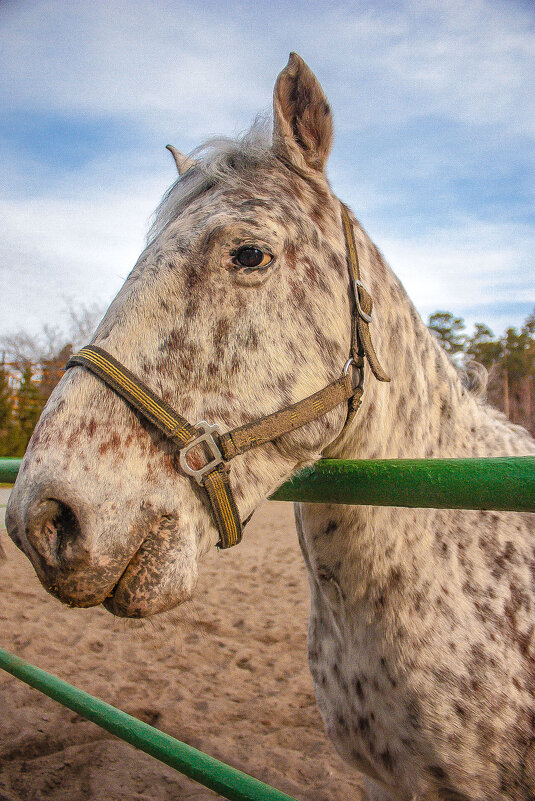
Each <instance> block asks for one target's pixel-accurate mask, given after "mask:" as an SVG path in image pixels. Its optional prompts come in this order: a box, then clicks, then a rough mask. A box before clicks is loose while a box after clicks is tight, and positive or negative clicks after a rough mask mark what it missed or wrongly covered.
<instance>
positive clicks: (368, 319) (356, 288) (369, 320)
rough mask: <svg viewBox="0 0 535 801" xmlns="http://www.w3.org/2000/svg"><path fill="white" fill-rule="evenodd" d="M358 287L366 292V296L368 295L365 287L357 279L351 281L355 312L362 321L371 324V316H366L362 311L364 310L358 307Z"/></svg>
mask: <svg viewBox="0 0 535 801" xmlns="http://www.w3.org/2000/svg"><path fill="white" fill-rule="evenodd" d="M359 286H361V287H362V289H363V290H364V291H365V292H366V294H369V293H368V290H367V289H366V287H365V286H364V284H363V283H362V281H359V280H358V279H355V280H354V281H353V287H354V290H355V303H356V304H357V312H358V314H359V317H362V319H363V320H365V321H366V322H367V323H371V321H372V316H371V314H366V312H365V311H364V309H363V308H362V306H361V305H360V298H359V289H358V288H359Z"/></svg>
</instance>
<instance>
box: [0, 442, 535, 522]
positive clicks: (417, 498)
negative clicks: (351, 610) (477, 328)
mask: <svg viewBox="0 0 535 801" xmlns="http://www.w3.org/2000/svg"><path fill="white" fill-rule="evenodd" d="M20 461H21V460H20V459H0V481H14V479H15V476H16V472H17V470H18V466H19V464H20ZM271 499H272V500H275V501H304V502H306V503H346V504H362V505H374V506H410V507H418V508H425V509H432V508H434V509H496V510H503V511H513V512H515V511H516V512H534V511H535V456H511V457H508V456H505V457H497V458H485V459H371V460H362V461H360V460H356V461H347V460H344V459H323V460H322V461H320V462H316V464H315V465H314V466H313V467H306V468H305V469H304V470H301V471H300V472H299V473H297V474H296V475H295V476H294V477H293V478H291V479H290V480H289V481H287V482H286V483H285V484H283V485H282V487H280V488H279V489H278V490H277V491H276V492H275V493H274V494H273V495H272V496H271Z"/></svg>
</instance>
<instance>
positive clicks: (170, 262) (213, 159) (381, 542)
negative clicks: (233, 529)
mask: <svg viewBox="0 0 535 801" xmlns="http://www.w3.org/2000/svg"><path fill="white" fill-rule="evenodd" d="M273 127H274V130H273V137H272V138H271V139H269V140H268V139H267V138H266V137H265V135H263V134H262V131H259V130H258V129H257V128H253V130H252V131H251V132H250V133H249V134H248V135H246V136H245V137H244V138H242V139H241V140H239V141H218V142H215V143H211V145H209V146H207V147H205V149H204V150H203V151H202V152H201V153H200V155H199V158H198V159H197V160H196V161H195V162H191V161H188V160H186V159H185V158H184V157H183V156H181V154H179V153H178V152H176V151H175V153H174V155H175V158H176V161H177V165H178V167H179V171H180V172H182V173H183V174H182V175H181V177H180V179H179V180H178V181H177V183H176V184H175V186H174V187H172V189H171V190H170V191H169V193H168V195H167V196H166V198H165V199H164V201H163V203H162V206H161V207H160V209H159V211H158V214H157V217H156V221H155V224H154V226H153V229H152V231H151V234H150V241H149V244H148V245H147V248H146V250H145V251H144V252H143V253H142V255H141V257H140V259H139V261H138V263H137V264H136V266H135V267H134V269H133V271H132V273H131V275H130V276H129V277H128V279H127V281H126V283H125V285H124V287H123V288H122V289H121V291H120V292H119V294H118V295H117V297H116V299H115V300H114V301H113V303H112V305H111V306H110V309H109V310H108V312H107V314H106V316H105V317H104V319H103V321H102V323H101V324H100V326H99V328H98V330H97V332H96V334H95V338H94V340H93V341H94V343H95V344H98V345H99V346H101V347H103V348H104V349H106V350H108V351H109V352H110V353H111V354H112V355H114V356H115V357H116V358H117V359H119V360H120V361H121V362H122V363H123V364H125V365H126V366H127V367H128V368H129V369H130V370H132V371H133V372H134V373H136V374H137V375H138V376H139V377H140V378H141V379H142V380H143V381H145V382H146V383H147V384H148V385H149V386H150V387H151V388H152V389H153V390H154V391H155V392H157V393H159V394H160V395H161V396H163V397H164V398H165V399H166V400H167V401H168V402H169V403H170V404H171V405H172V406H173V407H174V408H175V409H176V410H177V411H178V412H179V413H180V414H182V415H183V416H185V417H187V418H188V419H189V420H190V421H191V422H193V423H195V422H196V421H198V420H201V419H205V420H209V421H211V422H217V423H219V425H220V426H221V428H222V429H223V430H228V429H230V428H234V427H236V426H238V425H241V424H243V423H245V422H248V421H250V420H253V419H256V418H258V417H260V416H262V415H265V414H269V413H271V412H273V411H275V410H277V409H280V408H282V407H284V406H287V405H289V404H291V403H294V402H296V401H298V400H300V399H301V398H303V397H305V396H308V395H310V394H311V393H313V392H315V391H317V390H319V389H321V388H323V387H324V386H325V385H326V384H328V383H329V382H330V381H332V380H333V379H334V378H336V377H338V376H339V375H340V373H341V370H342V367H343V365H344V363H345V361H346V359H347V357H348V354H349V350H350V326H351V307H352V295H351V290H350V286H349V279H348V273H347V267H346V262H345V242H344V236H343V231H342V224H341V219H340V208H339V202H338V200H337V198H336V197H335V196H334V194H333V192H332V190H331V188H330V185H329V183H328V180H327V178H326V175H325V164H326V161H327V157H328V154H329V151H330V148H331V142H332V119H331V112H330V109H329V106H328V104H327V102H326V99H325V97H324V95H323V92H322V90H321V87H320V86H319V84H318V82H317V80H316V78H315V77H314V75H313V74H312V73H311V71H310V70H309V69H308V67H307V66H306V65H305V64H304V62H303V61H302V60H301V59H300V58H299V57H298V56H296V55H292V56H291V58H290V61H289V63H288V66H287V67H286V68H285V69H284V70H283V72H282V73H281V75H280V76H279V79H278V81H277V84H276V86H275V92H274V126H273ZM353 223H354V227H355V235H356V239H357V245H358V251H359V257H360V262H361V270H362V280H363V282H364V283H365V285H366V286H367V287H368V289H369V290H370V292H371V294H372V296H373V298H374V303H375V307H374V308H375V311H374V322H373V324H372V327H373V335H374V340H375V346H376V349H377V351H378V353H379V354H380V358H381V361H382V362H383V364H384V367H385V369H386V371H387V372H388V373H389V374H390V376H391V379H392V380H391V383H390V384H380V383H379V382H377V381H375V380H373V377H372V376H371V374H370V373H369V372H368V375H367V379H366V391H365V395H364V401H363V404H362V407H361V409H360V411H359V413H358V415H357V416H356V418H355V419H354V421H353V422H352V423H351V425H350V426H349V427H348V428H347V429H345V430H344V431H343V433H342V430H343V428H344V422H345V419H346V408H345V407H344V406H341V407H339V408H337V409H335V410H334V411H332V412H330V413H329V414H327V415H325V416H324V417H322V418H320V419H319V420H317V421H315V422H313V423H310V424H308V425H306V426H304V427H302V428H301V429H299V430H297V431H295V432H294V433H292V434H288V435H285V436H281V437H280V438H279V439H278V440H276V441H274V442H273V443H270V444H268V445H265V446H263V447H261V448H258V449H256V450H252V451H250V452H249V453H247V454H245V455H243V456H241V457H238V458H237V459H235V460H234V461H233V462H232V467H231V472H230V481H231V484H232V487H233V489H234V492H235V497H236V500H237V504H238V507H239V511H240V514H241V517H242V519H245V518H246V517H247V516H248V515H249V514H251V512H252V511H253V510H254V509H255V507H256V506H257V505H258V504H259V502H260V501H261V500H262V499H263V498H265V497H267V496H268V495H269V494H271V493H272V492H273V491H274V490H275V488H276V487H278V486H279V485H280V484H281V483H283V482H284V481H285V480H286V479H287V478H288V476H290V475H291V473H292V472H293V471H295V470H296V469H297V468H298V467H300V466H301V465H303V464H310V463H313V462H314V461H316V460H317V459H319V458H320V457H321V456H322V455H324V456H331V457H344V458H349V459H351V458H381V457H435V456H442V457H454V456H457V457H462V456H491V455H492V456H501V455H508V454H518V455H522V454H528V453H534V452H535V443H534V442H533V440H532V439H531V438H530V437H529V436H528V434H527V433H526V432H525V431H523V430H522V429H520V428H518V427H516V426H514V425H512V424H510V423H509V422H508V421H507V420H506V419H505V418H504V417H503V416H502V415H500V414H498V413H497V412H495V411H493V410H492V409H490V408H489V407H487V406H485V405H484V404H483V403H482V402H480V401H479V400H478V399H477V398H476V397H475V396H474V395H472V394H471V393H470V392H469V391H467V390H466V389H465V388H464V386H463V385H462V383H461V381H460V380H459V376H458V374H457V372H456V370H455V368H454V367H453V366H452V365H451V364H450V362H449V361H448V359H447V357H446V355H445V353H444V352H443V351H442V350H441V349H440V347H439V346H438V344H437V343H436V341H435V340H434V338H433V337H432V336H431V334H430V333H429V331H428V330H427V329H426V327H425V325H424V324H423V323H422V321H421V320H420V318H419V316H418V314H417V313H416V311H415V309H414V307H413V305H412V304H411V302H410V300H409V299H408V297H407V295H406V293H405V291H404V289H403V287H402V286H401V284H400V282H399V281H398V279H397V278H396V277H395V275H394V274H393V273H392V272H391V270H390V269H389V267H388V266H387V265H386V264H385V262H384V260H383V258H382V257H381V255H380V253H378V251H377V249H376V248H375V247H374V245H373V244H372V242H371V241H370V239H369V238H368V236H367V235H366V233H365V232H364V231H363V230H362V228H361V227H360V226H359V224H358V223H357V221H356V220H353ZM244 247H254V248H256V249H257V250H259V251H261V252H262V254H263V256H262V263H261V264H259V265H258V266H254V267H247V266H244V265H243V264H241V262H240V252H241V249H242V248H244ZM296 520H297V528H298V532H299V538H300V542H301V547H302V550H303V554H304V558H305V561H306V565H307V568H308V572H309V576H310V587H311V614H310V629H309V659H310V668H311V671H312V675H313V678H314V683H315V687H316V694H317V699H318V704H319V707H320V710H321V713H322V715H323V719H324V721H325V725H326V729H327V732H328V735H329V737H330V738H331V739H332V741H333V743H334V745H335V747H336V749H337V750H338V752H339V753H340V754H341V755H342V756H343V757H344V758H345V759H347V760H348V761H349V762H351V763H352V764H354V765H355V767H356V768H357V769H358V770H360V771H362V772H363V773H364V774H365V775H366V777H367V778H366V786H367V790H368V793H369V797H370V799H373V800H374V801H393V800H394V799H398V800H399V801H409V799H422V800H423V799H429V800H431V799H435V800H438V799H442V801H490V799H492V801H500V800H501V801H528V799H533V798H535V727H534V721H535V718H534V697H533V693H534V690H535V662H534V643H533V633H534V630H535V627H534V609H533V604H534V581H535V536H534V532H533V524H532V517H531V516H530V515H523V514H513V513H495V512H464V511H435V510H410V509H389V508H374V507H351V506H336V505H307V504H299V505H297V506H296ZM7 525H8V529H9V532H10V535H11V537H12V538H13V540H14V541H15V542H16V543H17V544H18V545H19V546H20V547H21V548H22V549H23V550H24V551H25V552H26V553H27V555H28V556H29V558H30V559H31V560H32V563H33V564H34V566H35V569H36V572H37V574H38V576H39V578H40V580H41V581H42V583H43V585H44V586H45V588H46V589H47V590H48V591H49V592H51V593H53V594H54V595H56V596H57V597H58V598H60V599H61V600H62V601H64V602H66V603H69V604H73V605H77V606H91V605H96V604H100V603H104V605H105V606H106V608H107V609H109V610H110V611H111V612H113V613H114V614H116V615H122V616H146V615H151V614H155V613H156V612H158V611H161V610H164V609H168V608H171V607H173V606H175V605H177V604H178V603H180V602H182V601H184V600H185V599H187V598H189V597H190V596H191V594H192V592H193V590H194V587H195V582H196V578H197V564H198V561H199V559H200V558H201V557H202V555H203V554H204V553H205V552H206V551H207V550H208V549H209V548H211V547H213V546H214V545H215V543H216V542H217V540H218V532H217V530H216V529H215V527H214V523H213V520H212V516H211V513H210V509H209V507H208V503H207V499H206V497H205V495H204V493H203V491H202V490H201V489H200V488H198V487H197V486H196V485H195V484H194V483H193V482H192V481H191V479H190V478H188V477H187V476H185V475H184V474H183V473H182V472H181V470H180V466H179V464H178V459H177V454H176V453H175V452H174V450H173V448H172V447H171V446H170V445H169V443H168V442H166V441H165V440H164V439H163V438H162V436H161V435H160V434H159V433H158V432H157V431H156V430H155V429H154V428H153V427H152V426H151V425H150V424H148V423H147V422H145V421H144V420H143V419H141V418H140V417H139V416H138V415H137V414H135V413H134V412H133V411H132V410H131V409H129V408H128V406H127V405H126V404H125V402H124V401H123V400H121V399H120V398H118V397H117V396H116V395H114V394H113V393H112V392H111V391H110V390H109V389H107V388H106V387H105V386H104V385H103V384H102V383H100V382H99V381H98V380H97V379H96V378H95V377H94V376H92V375H90V374H89V373H88V372H86V371H85V370H84V369H83V368H80V367H77V368H75V369H72V370H70V371H69V372H68V374H66V375H65V377H64V378H63V379H62V381H61V382H60V384H59V386H58V387H57V388H56V390H55V391H54V393H53V395H52V397H51V398H50V400H49V403H48V404H47V407H46V409H45V411H44V412H43V415H42V417H41V420H40V422H39V424H38V426H37V428H36V431H35V433H34V436H33V438H32V441H31V443H30V445H29V448H28V451H27V454H26V456H25V458H24V462H23V465H22V467H21V471H20V475H19V478H18V480H17V484H16V486H15V489H14V491H13V493H12V496H11V500H10V503H9V508H8V514H7ZM245 536H247V532H245ZM226 558H235V559H239V549H236V551H233V552H231V553H230V555H229V556H228V557H226Z"/></svg>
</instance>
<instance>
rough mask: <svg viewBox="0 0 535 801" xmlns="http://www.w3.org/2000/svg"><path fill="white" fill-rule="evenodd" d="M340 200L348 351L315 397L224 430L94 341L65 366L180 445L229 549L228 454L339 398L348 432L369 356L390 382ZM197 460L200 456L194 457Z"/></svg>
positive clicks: (233, 534)
mask: <svg viewBox="0 0 535 801" xmlns="http://www.w3.org/2000/svg"><path fill="white" fill-rule="evenodd" d="M340 205H341V213H342V222H343V226H344V235H345V239H346V246H347V262H348V269H349V272H350V276H351V283H352V287H353V290H354V299H355V311H354V313H353V326H352V338H351V356H350V358H349V359H348V360H347V362H346V364H345V366H344V370H343V372H342V375H341V376H340V377H339V378H338V379H336V381H333V382H332V383H331V384H328V385H327V386H326V387H324V388H323V389H321V390H320V391H319V392H316V393H315V394H314V395H310V396H309V397H307V398H304V399H303V400H301V401H298V402H297V403H294V404H293V405H292V406H287V407H286V408H284V409H281V410H279V411H277V412H274V413H273V414H269V415H267V416H266V417H262V418H260V419H259V420H255V421H253V422H252V423H246V424H245V425H243V426H240V427H239V428H235V429H233V430H232V431H227V432H225V433H220V432H219V428H218V426H217V425H211V424H210V423H207V422H206V421H204V420H202V421H201V422H199V423H197V424H196V425H191V424H190V423H189V422H188V421H187V420H186V419H185V418H184V417H182V416H181V415H179V414H178V413H177V412H176V411H175V410H174V409H173V408H172V407H171V406H169V404H168V403H166V402H165V401H164V400H162V399H161V398H159V397H158V396H157V395H155V394H154V392H152V390H150V389H149V388H148V387H147V386H146V385H145V384H144V383H143V382H142V381H140V380H139V378H137V376H135V375H134V374H133V373H131V372H130V371H129V370H128V369H127V368H126V367H124V366H123V365H122V364H121V363H120V362H118V361H117V359H115V358H114V357H113V356H111V355H110V354H109V353H107V352H106V351H105V350H103V349H102V348H99V347H97V346H96V345H87V346H86V347H85V348H82V350H80V351H79V352H78V353H76V354H75V355H74V356H72V357H71V358H70V359H69V361H68V363H67V365H66V369H69V368H71V367H76V366H82V367H85V368H86V369H87V370H89V371H90V372H92V373H93V374H94V375H95V376H97V378H99V379H100V380H101V381H103V382H104V383H105V384H106V385H107V386H108V387H109V388H110V389H112V390H113V391H114V392H116V393H117V394H118V395H120V396H121V397H122V398H123V399H124V400H125V401H126V402H127V403H128V404H129V405H130V406H131V407H133V408H134V409H136V410H137V411H138V412H139V413H140V414H141V415H142V416H143V417H144V418H145V419H146V420H149V421H150V422H151V423H152V424H153V425H155V426H156V427H157V428H158V429H159V430H160V431H162V432H163V433H164V434H165V436H166V437H167V438H168V439H170V440H171V441H172V442H174V443H175V445H176V446H177V448H178V450H179V451H180V465H181V467H182V469H183V471H184V472H185V473H186V474H188V475H190V476H191V477H192V478H195V479H196V481H197V482H198V483H199V484H200V486H202V487H203V488H204V489H205V491H206V493H207V495H208V499H209V501H210V506H211V508H212V512H213V515H214V519H215V522H216V525H217V528H218V530H219V535H220V541H219V543H218V546H219V547H220V548H230V547H231V546H232V545H236V544H237V543H238V542H240V540H241V538H242V531H243V525H242V522H241V520H240V516H239V513H238V508H237V506H236V502H235V500H234V497H233V494H232V490H231V487H230V482H229V476H228V474H229V465H228V463H229V461H230V460H231V459H233V458H234V457H235V456H238V455H240V454H243V453H245V452H246V451H248V450H250V449H251V448H256V447H259V446H260V445H265V444H266V443H267V442H271V441H273V440H274V439H277V437H280V436H282V435H283V434H288V433H289V432H290V431H294V430H295V429H296V428H301V426H304V425H306V424H307V423H310V422H312V421H313V420H316V419H318V418H319V417H322V416H323V415H324V414H327V412H330V411H331V410H332V409H334V408H336V406H339V405H340V404H341V403H344V402H348V404H349V405H348V416H347V419H346V423H345V425H344V429H345V427H346V426H347V425H348V424H349V423H350V422H351V420H352V419H353V417H354V415H355V413H356V411H357V410H358V407H359V406H360V403H361V398H362V394H363V373H364V359H365V358H367V359H368V362H369V364H370V367H371V369H372V372H373V373H374V375H375V376H376V378H377V379H378V380H379V381H389V378H388V377H387V376H386V374H385V373H384V371H383V369H382V368H381V365H380V364H379V362H378V360H377V356H376V354H375V350H374V349H373V345H372V342H371V336H370V332H369V328H368V326H369V324H370V322H371V314H372V305H373V304H372V299H371V297H370V295H369V294H368V292H367V291H366V289H365V288H364V286H363V285H362V283H361V281H360V273H359V264H358V256H357V249H356V245H355V239H354V234H353V226H352V225H351V221H350V219H349V215H348V210H347V208H346V206H344V204H340ZM352 365H355V366H356V367H358V368H359V375H360V380H359V384H358V385H357V386H356V387H355V386H353V382H352V376H351V371H350V368H351V366H352ZM193 449H196V455H195V454H193V453H192V451H193ZM188 456H189V457H190V458H189V459H188ZM199 457H201V458H202V461H204V464H202V466H200V467H198V466H196V465H198V460H199ZM192 458H194V459H195V462H192Z"/></svg>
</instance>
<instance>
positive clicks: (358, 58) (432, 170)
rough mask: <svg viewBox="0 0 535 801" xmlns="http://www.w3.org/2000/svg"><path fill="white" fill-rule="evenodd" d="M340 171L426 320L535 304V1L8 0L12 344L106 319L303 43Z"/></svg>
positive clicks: (5, 97) (337, 186)
mask: <svg viewBox="0 0 535 801" xmlns="http://www.w3.org/2000/svg"><path fill="white" fill-rule="evenodd" d="M292 50H294V51H296V52H298V53H299V54H300V55H301V56H302V57H303V58H304V59H305V61H306V62H307V63H308V64H309V66H310V67H311V68H312V70H313V71H314V72H315V74H316V75H317V77H318V79H319V80H320V82H321V84H322V86H323V88H324V90H325V93H326V95H327V97H328V99H329V101H330V104H331V107H332V109H333V114H334V123H335V143H334V147H333V151H332V154H331V158H330V160H329V164H328V175H329V179H330V181H331V184H332V186H333V189H334V191H335V192H336V193H337V194H338V196H339V197H340V198H341V199H343V200H344V201H345V202H346V203H348V204H349V205H350V206H351V208H352V209H353V211H354V212H355V214H356V215H357V217H358V218H359V220H360V221H361V222H362V224H363V225H364V227H365V228H366V230H367V231H368V233H369V234H370V236H371V238H372V239H373V241H374V242H375V243H376V245H377V246H378V247H379V248H380V250H381V251H382V252H383V254H384V255H385V257H386V258H387V260H388V262H389V263H390V265H391V266H392V268H393V269H394V271H395V272H396V273H397V275H398V276H399V277H400V278H401V280H402V282H403V283H404V285H405V287H406V289H407V291H408V293H409V295H410V296H411V298H412V299H413V301H414V302H415V304H416V306H417V308H418V310H419V311H420V313H421V314H422V316H423V317H424V319H427V316H428V315H429V313H431V312H433V311H435V310H437V309H446V310H450V311H452V312H453V313H454V314H456V315H458V316H461V317H463V318H464V319H465V320H466V323H467V326H468V329H469V330H470V328H471V326H473V324H474V323H475V322H485V323H487V324H488V325H489V326H490V327H491V329H492V330H493V331H494V332H495V333H496V334H501V333H502V332H503V331H504V330H505V328H507V327H508V326H517V327H518V326H520V325H521V324H522V322H523V320H524V319H525V318H526V316H527V315H528V313H529V312H530V311H531V310H532V309H533V307H534V306H535V280H534V274H535V271H534V259H533V253H534V251H535V213H534V195H535V181H534V173H535V170H534V163H535V156H534V153H535V149H534V147H533V144H534V142H533V140H534V138H535V92H534V89H535V80H534V79H535V58H534V53H535V5H534V4H533V3H532V2H531V0H525V2H523V1H521V0H505V1H504V2H501V1H500V0H461V1H459V2H458V1H457V0H440V2H436V0H432V2H427V0H400V1H399V2H395V1H394V0H376V1H375V2H373V1H372V2H361V1H360V0H355V1H353V2H342V1H341V0H331V1H330V2H319V1H318V0H298V1H297V2H292V0H284V1H282V0H257V1H256V2H252V1H251V0H249V1H248V2H241V0H225V1H224V2H223V0H204V2H194V1H193V0H184V2H182V1H181V0H176V1H175V2H170V0H105V2H103V1H102V0H92V2H90V3H87V2H86V0H83V2H79V0H0V109H1V112H0V151H1V158H0V274H1V282H2V287H3V291H2V294H1V297H0V336H1V335H5V334H10V333H13V332H15V331H18V330H20V329H23V330H26V331H29V332H30V333H36V332H39V331H40V330H41V329H42V327H43V325H45V324H46V325H53V326H58V327H61V326H62V325H63V324H64V322H65V320H66V315H67V309H68V308H69V306H70V307H72V308H75V309H76V308H77V307H79V306H81V305H85V306H90V305H92V304H95V303H96V304H100V305H101V306H102V308H103V309H104V308H105V307H106V306H107V305H108V303H109V302H110V301H111V299H112V298H113V296H114V295H115V293H116V292H117V291H118V289H119V288H120V286H121V284H122V282H123V281H124V279H125V278H126V276H127V275H128V273H129V272H130V270H131V268H132V267H133V265H134V263H135V261H136V259H137V256H138V255H139V253H140V251H141V250H142V249H143V246H144V241H145V234H146V232H147V228H148V225H149V222H150V218H151V214H152V212H153V211H154V209H155V207H156V206H157V204H158V202H159V200H160V198H161V196H162V195H163V193H164V192H165V190H166V189H167V188H168V186H169V185H170V184H172V183H173V182H174V180H175V177H176V173H175V167H174V163H173V160H172V158H171V156H170V154H169V153H168V152H167V151H165V150H164V146H165V145H166V144H167V143H171V144H173V145H175V146H176V147H178V148H179V149H180V150H182V151H184V152H189V151H191V150H192V149H193V148H194V147H195V146H197V145H198V144H200V142H202V141H203V140H205V139H207V138H209V137H211V136H214V135H230V136H233V135H236V134H238V133H240V132H242V131H244V130H246V129H247V128H248V127H249V125H250V123H251V122H252V121H253V119H254V118H255V116H256V115H257V114H258V113H265V112H268V111H270V109H271V103H272V93H273V85H274V82H275V79H276V77H277V74H278V73H279V72H280V70H281V69H282V68H283V67H284V66H285V64H286V62H287V59H288V54H289V52H290V51H292Z"/></svg>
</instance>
